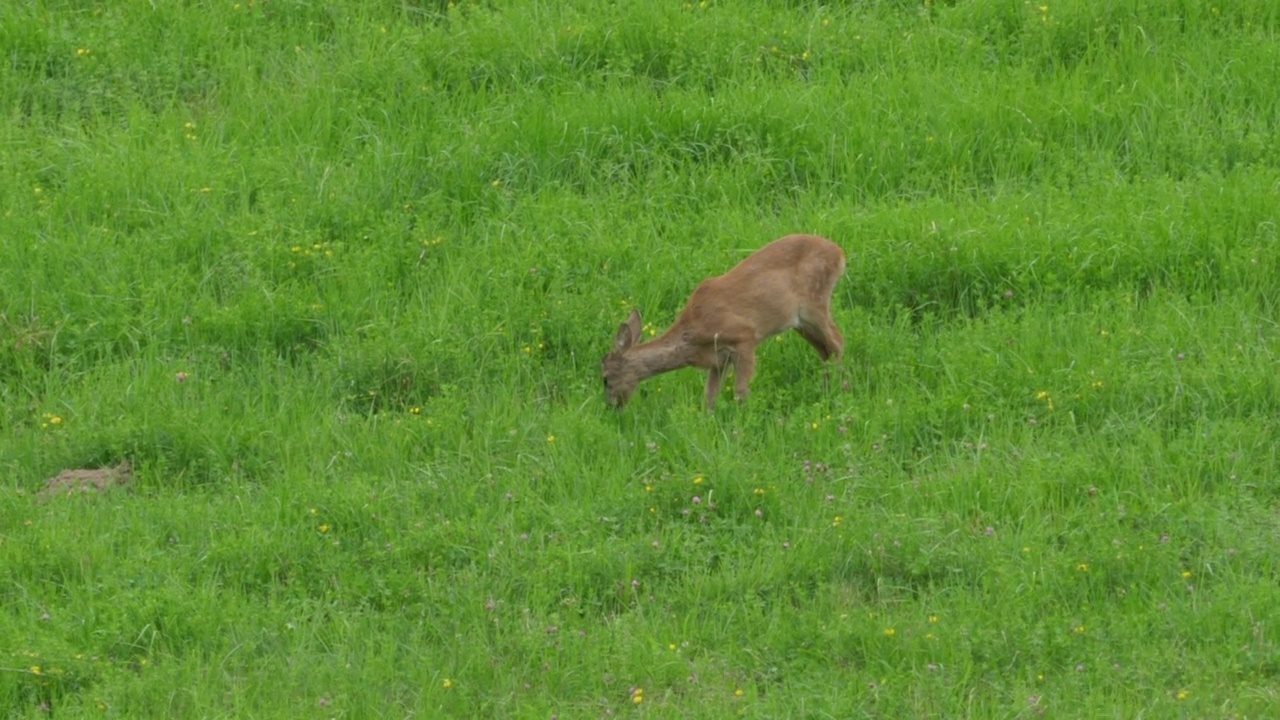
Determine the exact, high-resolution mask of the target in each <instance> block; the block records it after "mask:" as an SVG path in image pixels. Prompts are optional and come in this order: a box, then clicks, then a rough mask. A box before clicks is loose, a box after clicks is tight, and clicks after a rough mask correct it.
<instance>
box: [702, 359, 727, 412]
mask: <svg viewBox="0 0 1280 720" xmlns="http://www.w3.org/2000/svg"><path fill="white" fill-rule="evenodd" d="M723 383H724V371H723V370H722V369H721V368H720V366H719V365H712V366H711V369H710V370H708V371H707V397H706V400H707V412H714V411H715V409H716V398H717V397H719V396H720V388H721V386H722V385H723Z"/></svg>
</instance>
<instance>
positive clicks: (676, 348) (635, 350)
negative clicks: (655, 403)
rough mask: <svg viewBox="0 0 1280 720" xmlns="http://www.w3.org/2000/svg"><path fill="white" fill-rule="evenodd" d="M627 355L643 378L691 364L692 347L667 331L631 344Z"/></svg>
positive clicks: (677, 335)
mask: <svg viewBox="0 0 1280 720" xmlns="http://www.w3.org/2000/svg"><path fill="white" fill-rule="evenodd" d="M627 355H628V356H629V359H630V360H631V362H633V363H635V366H636V367H637V368H638V369H639V370H640V377H641V378H642V379H643V378H648V377H653V376H654V375H657V374H659V373H664V372H668V371H671V370H678V369H680V368H682V367H685V366H687V365H691V364H693V360H694V348H693V346H692V345H690V344H689V343H688V342H687V341H685V340H684V339H683V338H682V337H680V335H679V334H677V333H675V332H671V331H668V332H666V333H664V334H663V335H662V336H661V337H658V338H656V339H654V340H651V341H649V342H647V343H643V344H641V345H636V346H633V347H632V348H631V349H630V350H629V351H627Z"/></svg>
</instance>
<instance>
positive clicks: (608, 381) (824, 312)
mask: <svg viewBox="0 0 1280 720" xmlns="http://www.w3.org/2000/svg"><path fill="white" fill-rule="evenodd" d="M842 274H844V251H843V250H841V249H840V246H839V245H836V244H835V243H833V242H831V241H830V240H826V239H823V238H820V237H817V236H816V235H788V236H786V237H784V238H779V239H778V240H774V241H773V242H771V243H769V244H768V245H766V246H764V247H763V248H761V249H760V250H758V251H756V252H755V253H753V254H752V255H750V256H749V257H747V259H745V260H743V261H742V262H740V263H738V265H737V266H735V267H734V268H733V269H732V270H730V271H729V272H727V273H725V274H724V275H719V276H717V277H712V278H708V279H706V280H704V281H702V283H701V284H700V285H698V287H697V288H696V289H695V290H694V291H693V295H692V296H690V297H689V302H688V303H687V304H686V305H685V307H684V310H682V311H681V312H680V316H679V317H678V318H676V321H675V323H674V324H673V325H672V326H671V328H670V329H668V330H667V331H666V332H665V333H663V334H662V335H661V336H660V337H658V338H655V339H654V340H652V341H651V342H647V343H642V344H639V345H637V344H636V341H637V340H639V339H640V331H641V327H642V323H641V320H640V313H639V312H638V311H635V310H632V311H631V316H630V317H628V318H627V321H626V322H624V323H622V325H620V326H618V334H617V335H616V336H615V337H614V342H613V349H611V350H610V351H609V354H607V355H605V356H604V361H603V362H601V364H600V374H601V376H602V377H603V378H604V384H605V394H606V399H607V400H608V402H609V404H610V405H613V406H614V407H616V408H621V407H622V406H623V405H625V404H626V403H627V400H629V399H630V398H631V395H632V393H634V392H635V389H636V386H637V385H639V384H640V381H642V380H645V379H647V378H650V377H653V376H654V375H657V374H659V373H664V372H668V371H671V370H676V369H678V368H682V367H688V366H693V367H696V368H701V369H703V370H706V371H707V386H706V404H707V409H708V410H714V409H715V403H716V397H717V396H719V394H720V388H721V385H722V384H723V382H724V376H725V373H726V372H728V370H729V368H733V369H734V384H733V390H734V393H733V394H734V397H735V398H736V399H737V400H738V402H742V401H744V400H746V399H747V395H748V392H749V390H748V385H749V384H750V383H751V377H752V376H753V375H754V374H755V362H756V355H755V352H756V347H757V346H758V345H759V344H760V343H761V342H764V340H766V339H767V338H769V337H772V336H774V335H777V334H779V333H782V332H786V331H787V330H795V331H796V332H798V333H800V335H801V336H802V337H804V339H805V340H806V341H807V342H808V343H809V344H810V345H812V346H813V348H814V349H815V350H817V351H818V355H820V356H821V357H822V359H823V360H828V359H835V360H838V359H839V358H840V357H841V356H842V355H843V354H844V337H843V336H842V335H841V334H840V330H839V328H837V327H836V325H835V323H834V322H832V320H831V291H832V289H833V288H834V287H835V284H836V282H837V281H838V280H839V279H840V276H841V275H842Z"/></svg>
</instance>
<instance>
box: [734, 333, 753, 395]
mask: <svg viewBox="0 0 1280 720" xmlns="http://www.w3.org/2000/svg"><path fill="white" fill-rule="evenodd" d="M755 374H756V348H755V346H754V345H746V346H742V345H740V346H738V352H737V360H736V361H735V362H734V371H733V397H734V399H735V400H737V401H738V402H739V403H743V402H746V400H747V395H749V394H751V389H750V387H749V386H750V385H751V377H752V376H753V375H755Z"/></svg>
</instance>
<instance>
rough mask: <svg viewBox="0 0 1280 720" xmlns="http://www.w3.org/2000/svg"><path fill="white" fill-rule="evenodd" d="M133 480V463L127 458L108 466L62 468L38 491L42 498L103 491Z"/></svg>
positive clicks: (122, 485)
mask: <svg viewBox="0 0 1280 720" xmlns="http://www.w3.org/2000/svg"><path fill="white" fill-rule="evenodd" d="M131 482H133V465H132V464H130V463H129V461H128V460H125V461H124V462H122V463H120V464H119V465H117V466H115V467H110V468H93V469H78V470H63V471H62V472H60V473H58V474H57V475H54V476H53V477H51V478H49V479H48V480H46V481H45V483H44V489H43V490H41V491H40V492H39V493H38V496H39V497H40V498H43V499H48V498H51V497H53V496H55V495H74V494H76V493H87V492H104V491H106V490H109V489H111V488H113V487H124V486H127V485H128V484H129V483H131Z"/></svg>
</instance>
